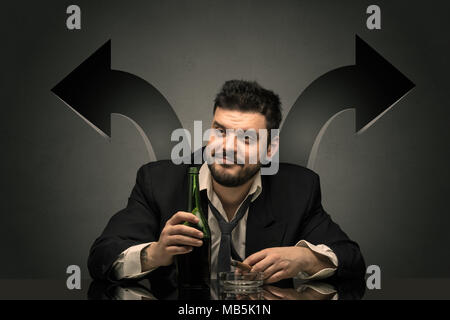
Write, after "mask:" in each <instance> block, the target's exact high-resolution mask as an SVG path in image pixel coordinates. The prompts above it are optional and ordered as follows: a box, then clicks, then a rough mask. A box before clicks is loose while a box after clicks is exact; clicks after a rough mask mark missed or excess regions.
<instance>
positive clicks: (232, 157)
mask: <svg viewBox="0 0 450 320" xmlns="http://www.w3.org/2000/svg"><path fill="white" fill-rule="evenodd" d="M211 157H212V158H213V160H214V162H219V163H223V164H237V165H240V166H243V165H244V164H245V157H242V156H240V155H239V152H235V151H234V150H222V152H217V153H216V151H215V150H212V152H211Z"/></svg>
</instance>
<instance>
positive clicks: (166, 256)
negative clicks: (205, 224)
mask: <svg viewBox="0 0 450 320" xmlns="http://www.w3.org/2000/svg"><path fill="white" fill-rule="evenodd" d="M186 221H187V222H190V223H192V224H197V223H198V222H199V219H198V218H197V217H196V216H195V215H193V214H192V213H190V212H185V211H178V212H177V213H175V214H174V215H173V216H172V217H171V218H170V219H169V220H167V222H166V225H165V226H164V228H163V230H162V231H161V234H160V236H159V240H158V241H156V242H152V243H151V244H150V245H148V246H147V247H145V248H144V249H142V251H141V269H142V272H145V271H148V270H150V269H153V268H155V267H161V266H168V265H170V264H172V263H173V257H174V256H175V255H178V254H185V253H189V252H191V251H192V247H201V246H202V244H203V241H202V240H201V239H202V238H203V232H201V231H199V230H198V229H195V228H193V227H189V226H186V225H184V224H183V223H184V222H186Z"/></svg>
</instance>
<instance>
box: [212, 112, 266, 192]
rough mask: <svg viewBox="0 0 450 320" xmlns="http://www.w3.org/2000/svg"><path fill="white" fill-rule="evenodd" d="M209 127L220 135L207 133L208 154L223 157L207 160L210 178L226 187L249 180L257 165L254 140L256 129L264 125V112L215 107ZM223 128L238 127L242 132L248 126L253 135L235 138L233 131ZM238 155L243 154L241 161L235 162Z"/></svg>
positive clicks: (258, 165) (259, 165) (264, 127)
mask: <svg viewBox="0 0 450 320" xmlns="http://www.w3.org/2000/svg"><path fill="white" fill-rule="evenodd" d="M211 128H212V129H216V130H218V132H219V133H220V134H221V137H222V139H220V138H218V137H216V136H215V135H211V136H210V138H209V141H208V145H210V146H213V145H214V146H215V147H214V148H212V149H213V151H212V156H213V157H214V156H215V157H216V158H217V157H219V158H222V159H223V163H222V164H220V163H217V162H214V163H212V164H209V169H210V171H211V175H212V177H213V178H214V180H215V181H216V182H217V183H219V184H221V185H223V186H227V187H236V186H240V185H242V184H244V183H245V182H247V181H249V180H250V179H251V178H252V177H253V176H254V175H255V174H256V173H257V172H258V171H259V169H260V167H261V163H260V161H259V154H260V153H259V143H258V142H259V130H260V129H266V119H265V117H264V115H262V114H261V113H258V112H241V111H238V110H227V109H222V108H220V107H217V109H216V112H215V113H214V118H213V121H212V126H211ZM227 129H233V130H234V132H235V133H236V132H237V131H236V130H238V129H241V130H243V131H244V132H245V131H247V130H250V131H251V132H253V133H254V135H255V136H256V138H255V139H252V137H245V139H242V138H241V139H239V138H238V136H237V134H234V133H232V134H229V133H228V134H227V131H226V130H227ZM214 150H222V155H220V154H215V152H214ZM238 150H239V152H238ZM227 153H228V154H229V155H230V154H231V157H226V155H227ZM268 153H269V151H268ZM238 155H242V156H243V157H242V158H239V159H240V160H241V161H240V162H241V163H239V162H238ZM250 160H251V161H250ZM255 160H256V161H255Z"/></svg>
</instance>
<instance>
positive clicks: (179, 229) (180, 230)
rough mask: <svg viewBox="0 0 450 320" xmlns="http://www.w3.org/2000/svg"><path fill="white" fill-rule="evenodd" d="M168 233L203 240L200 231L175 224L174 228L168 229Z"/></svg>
mask: <svg viewBox="0 0 450 320" xmlns="http://www.w3.org/2000/svg"><path fill="white" fill-rule="evenodd" d="M168 231H169V232H168V234H169V235H176V234H182V235H185V236H189V237H194V238H199V239H201V238H203V232H201V231H200V230H197V229H195V228H192V227H189V226H185V225H182V224H177V225H175V226H172V227H170V229H169V230H168Z"/></svg>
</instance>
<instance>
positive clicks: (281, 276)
mask: <svg viewBox="0 0 450 320" xmlns="http://www.w3.org/2000/svg"><path fill="white" fill-rule="evenodd" d="M284 278H286V277H285V272H284V270H280V271H277V272H275V273H274V274H273V275H272V276H270V278H268V279H267V280H266V281H265V282H266V283H274V282H278V281H280V280H283V279H284Z"/></svg>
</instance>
